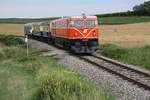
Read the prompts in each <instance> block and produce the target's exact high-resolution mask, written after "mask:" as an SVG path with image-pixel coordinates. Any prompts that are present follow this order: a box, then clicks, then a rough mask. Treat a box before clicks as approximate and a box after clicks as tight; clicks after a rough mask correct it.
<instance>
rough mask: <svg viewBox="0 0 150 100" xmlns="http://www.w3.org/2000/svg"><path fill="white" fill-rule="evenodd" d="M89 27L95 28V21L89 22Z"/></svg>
mask: <svg viewBox="0 0 150 100" xmlns="http://www.w3.org/2000/svg"><path fill="white" fill-rule="evenodd" d="M86 25H87V27H95V21H94V20H88V21H87V22H86Z"/></svg>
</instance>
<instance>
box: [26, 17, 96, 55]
mask: <svg viewBox="0 0 150 100" xmlns="http://www.w3.org/2000/svg"><path fill="white" fill-rule="evenodd" d="M26 27H30V28H28V29H27V28H26ZM27 30H30V31H28V32H29V33H27V32H26V31H27ZM25 34H26V35H32V36H40V37H43V38H45V37H46V38H47V39H48V40H49V41H52V42H54V43H55V45H57V46H60V47H63V48H66V49H68V50H71V51H73V52H75V53H93V52H95V51H96V50H97V48H98V38H99V28H98V25H97V17H96V16H72V17H65V18H60V19H56V20H53V21H51V22H40V23H30V24H27V25H25Z"/></svg>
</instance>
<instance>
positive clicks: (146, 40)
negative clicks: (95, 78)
mask: <svg viewBox="0 0 150 100" xmlns="http://www.w3.org/2000/svg"><path fill="white" fill-rule="evenodd" d="M149 26H150V22H147V23H138V24H126V25H101V26H100V29H101V35H100V42H101V43H103V44H106V43H111V44H116V45H119V46H122V47H141V46H145V45H150V28H149Z"/></svg>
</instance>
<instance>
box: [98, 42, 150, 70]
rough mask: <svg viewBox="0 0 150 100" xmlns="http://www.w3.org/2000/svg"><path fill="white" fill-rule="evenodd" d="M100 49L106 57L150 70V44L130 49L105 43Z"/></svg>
mask: <svg viewBox="0 0 150 100" xmlns="http://www.w3.org/2000/svg"><path fill="white" fill-rule="evenodd" d="M100 49H101V51H100V53H101V54H102V55H104V56H106V57H110V58H113V59H116V60H119V61H121V62H124V63H128V64H133V65H138V66H142V67H144V68H145V69H148V70H150V46H145V47H141V48H129V49H128V48H122V47H119V46H116V45H112V44H103V45H102V46H101V48H100Z"/></svg>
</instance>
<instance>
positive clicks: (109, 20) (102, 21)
mask: <svg viewBox="0 0 150 100" xmlns="http://www.w3.org/2000/svg"><path fill="white" fill-rule="evenodd" d="M98 22H99V25H118V24H132V23H141V22H150V17H149V16H113V17H101V16H99V17H98Z"/></svg>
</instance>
